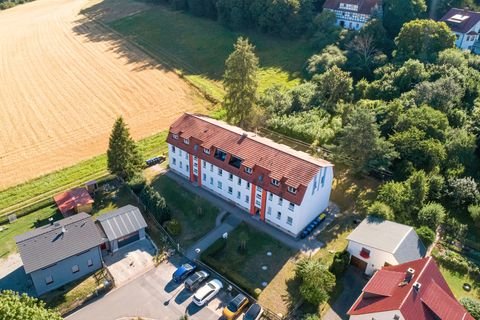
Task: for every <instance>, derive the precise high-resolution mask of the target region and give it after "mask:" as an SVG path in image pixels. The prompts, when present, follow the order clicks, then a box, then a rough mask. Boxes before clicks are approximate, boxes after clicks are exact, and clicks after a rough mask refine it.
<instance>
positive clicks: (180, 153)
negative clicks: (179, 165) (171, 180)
mask: <svg viewBox="0 0 480 320" xmlns="http://www.w3.org/2000/svg"><path fill="white" fill-rule="evenodd" d="M178 155H179V156H180V157H181V156H182V150H181V149H180V150H178Z"/></svg>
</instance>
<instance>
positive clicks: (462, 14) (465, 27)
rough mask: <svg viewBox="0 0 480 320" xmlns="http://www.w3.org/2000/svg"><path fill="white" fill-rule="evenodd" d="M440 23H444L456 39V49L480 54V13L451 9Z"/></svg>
mask: <svg viewBox="0 0 480 320" xmlns="http://www.w3.org/2000/svg"><path fill="white" fill-rule="evenodd" d="M440 21H444V22H445V23H446V24H447V25H448V26H449V27H450V29H452V32H453V33H454V34H455V36H456V37H457V39H456V41H455V45H456V46H457V48H460V49H462V50H469V51H474V52H475V53H477V54H480V50H479V49H480V48H479V47H480V43H479V34H480V12H475V11H469V10H467V9H457V8H452V9H450V10H449V11H448V12H447V13H446V14H445V15H444V16H443V17H442V18H441V19H440Z"/></svg>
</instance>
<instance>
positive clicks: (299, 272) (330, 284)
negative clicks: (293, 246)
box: [295, 258, 335, 305]
mask: <svg viewBox="0 0 480 320" xmlns="http://www.w3.org/2000/svg"><path fill="white" fill-rule="evenodd" d="M295 275H296V276H297V277H298V278H299V279H300V280H301V285H300V293H301V295H302V296H303V298H304V299H305V300H306V301H308V302H309V303H311V304H313V305H318V304H320V303H323V302H325V301H327V299H328V297H329V294H330V292H331V291H332V290H333V288H334V287H335V276H334V275H333V274H332V273H331V272H330V271H328V268H327V267H326V266H325V265H323V264H322V263H321V262H320V261H319V260H317V259H314V258H305V259H303V260H300V261H299V262H298V263H297V267H296V269H295Z"/></svg>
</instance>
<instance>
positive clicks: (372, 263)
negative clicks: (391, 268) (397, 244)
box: [347, 240, 398, 275]
mask: <svg viewBox="0 0 480 320" xmlns="http://www.w3.org/2000/svg"><path fill="white" fill-rule="evenodd" d="M362 248H365V249H367V250H369V251H370V257H369V258H368V259H366V258H364V257H362V256H361V255H360V252H361V251H362ZM347 251H348V252H349V253H350V254H351V255H352V256H355V257H357V258H358V259H360V260H362V261H365V262H366V263H367V268H366V269H365V274H367V275H372V274H373V273H374V272H375V271H376V270H379V269H381V268H382V267H383V266H384V265H385V262H386V263H388V264H390V265H397V264H398V261H397V259H396V258H395V257H394V256H393V254H391V253H389V252H385V251H382V250H378V249H376V248H373V247H369V246H366V245H362V244H360V243H358V242H355V241H352V240H349V241H348V247H347Z"/></svg>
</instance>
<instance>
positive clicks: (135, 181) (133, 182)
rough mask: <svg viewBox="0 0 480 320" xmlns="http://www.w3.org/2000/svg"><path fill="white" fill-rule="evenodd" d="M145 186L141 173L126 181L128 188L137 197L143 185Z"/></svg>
mask: <svg viewBox="0 0 480 320" xmlns="http://www.w3.org/2000/svg"><path fill="white" fill-rule="evenodd" d="M146 184H147V180H146V179H145V177H144V176H143V175H142V174H141V173H137V174H135V175H134V176H133V178H132V179H130V181H128V186H129V187H130V188H131V189H132V190H133V192H135V194H136V195H139V194H140V193H141V192H142V190H143V188H145V185H146Z"/></svg>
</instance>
